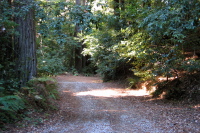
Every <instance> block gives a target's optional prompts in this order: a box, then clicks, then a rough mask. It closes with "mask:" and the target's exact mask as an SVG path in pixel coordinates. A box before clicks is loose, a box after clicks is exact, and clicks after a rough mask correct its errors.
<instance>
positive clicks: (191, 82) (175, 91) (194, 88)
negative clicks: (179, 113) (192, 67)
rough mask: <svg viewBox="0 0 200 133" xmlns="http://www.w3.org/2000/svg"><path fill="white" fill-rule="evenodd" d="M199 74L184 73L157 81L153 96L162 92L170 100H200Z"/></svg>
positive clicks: (157, 95)
mask: <svg viewBox="0 0 200 133" xmlns="http://www.w3.org/2000/svg"><path fill="white" fill-rule="evenodd" d="M199 80H200V76H199V73H193V74H186V75H184V76H182V77H180V78H176V79H174V80H172V81H164V82H161V83H158V86H157V89H156V91H155V92H153V93H152V94H153V97H159V96H161V95H163V94H164V98H166V99H170V100H171V99H172V100H183V99H184V100H192V101H200V97H199V94H200V83H199Z"/></svg>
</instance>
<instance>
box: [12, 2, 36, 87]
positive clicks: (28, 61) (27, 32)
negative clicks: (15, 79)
mask: <svg viewBox="0 0 200 133" xmlns="http://www.w3.org/2000/svg"><path fill="white" fill-rule="evenodd" d="M20 2H22V3H23V4H24V5H23V6H26V7H28V6H29V5H30V3H31V2H32V0H20ZM17 6H18V7H19V8H21V7H22V5H17ZM15 22H16V23H17V24H19V25H18V27H17V28H16V31H18V32H19V36H17V37H15V50H16V52H17V54H16V63H17V66H16V67H17V70H18V76H19V79H20V82H21V86H23V85H25V83H26V82H27V81H28V80H30V79H31V78H33V77H35V76H36V73H37V71H36V38H35V37H36V36H35V24H34V10H33V9H32V8H29V10H28V11H27V13H26V14H25V15H24V16H23V17H17V18H15Z"/></svg>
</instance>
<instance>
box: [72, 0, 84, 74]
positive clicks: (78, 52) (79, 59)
mask: <svg viewBox="0 0 200 133" xmlns="http://www.w3.org/2000/svg"><path fill="white" fill-rule="evenodd" d="M76 5H81V0H76ZM79 32H81V31H80V27H79V26H78V25H76V26H75V34H74V36H75V37H77V34H78V33H79ZM82 51H83V47H82V43H81V42H80V43H79V47H77V48H76V49H75V68H76V70H77V71H78V72H81V70H82V68H83V60H82V54H81V52H82Z"/></svg>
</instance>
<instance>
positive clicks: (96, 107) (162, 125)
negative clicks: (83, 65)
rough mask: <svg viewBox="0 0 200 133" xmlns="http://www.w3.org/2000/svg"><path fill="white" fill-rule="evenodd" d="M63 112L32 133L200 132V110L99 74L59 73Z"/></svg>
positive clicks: (32, 130)
mask: <svg viewBox="0 0 200 133" xmlns="http://www.w3.org/2000/svg"><path fill="white" fill-rule="evenodd" d="M57 80H58V82H59V84H60V87H59V92H60V94H61V101H60V103H59V106H60V111H59V112H58V113H57V114H54V115H52V120H51V121H52V122H51V123H46V124H44V125H43V126H39V127H33V128H32V129H31V130H28V131H26V132H30V133H199V132H200V110H198V108H195V107H197V106H198V105H196V106H195V107H188V106H185V105H184V106H182V105H173V104H172V103H164V102H163V101H162V100H155V99H151V97H150V96H149V95H147V93H146V92H145V91H144V90H137V91H136V90H128V89H124V88H123V87H122V86H120V85H119V84H116V83H102V81H101V80H100V78H98V77H82V76H65V75H64V76H58V77H57Z"/></svg>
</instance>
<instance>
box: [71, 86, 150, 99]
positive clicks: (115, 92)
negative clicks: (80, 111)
mask: <svg viewBox="0 0 200 133" xmlns="http://www.w3.org/2000/svg"><path fill="white" fill-rule="evenodd" d="M74 95H76V96H95V97H124V96H145V95H149V93H148V92H147V91H146V90H144V89H142V90H122V89H113V88H111V89H106V90H100V89H99V90H91V91H83V92H77V93H75V94H74Z"/></svg>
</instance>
